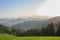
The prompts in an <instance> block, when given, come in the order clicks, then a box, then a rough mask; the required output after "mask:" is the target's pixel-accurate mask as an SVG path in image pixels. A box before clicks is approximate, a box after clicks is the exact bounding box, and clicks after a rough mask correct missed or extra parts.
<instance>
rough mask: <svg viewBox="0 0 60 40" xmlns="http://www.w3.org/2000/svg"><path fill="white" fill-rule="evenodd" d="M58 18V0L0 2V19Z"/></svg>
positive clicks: (59, 14) (59, 9) (59, 12)
mask: <svg viewBox="0 0 60 40" xmlns="http://www.w3.org/2000/svg"><path fill="white" fill-rule="evenodd" d="M32 15H45V16H60V0H0V18H5V17H20V16H32Z"/></svg>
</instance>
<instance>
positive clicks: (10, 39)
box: [0, 33, 60, 40]
mask: <svg viewBox="0 0 60 40" xmlns="http://www.w3.org/2000/svg"><path fill="white" fill-rule="evenodd" d="M0 40H60V37H49V36H48V37H45V36H44V37H42V36H41V37H37V36H36V37H32V36H31V37H16V36H12V35H8V34H1V33H0Z"/></svg>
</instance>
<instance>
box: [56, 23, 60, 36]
mask: <svg viewBox="0 0 60 40" xmlns="http://www.w3.org/2000/svg"><path fill="white" fill-rule="evenodd" d="M56 35H57V36H60V22H59V24H58V28H57V32H56Z"/></svg>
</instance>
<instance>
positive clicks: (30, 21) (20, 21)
mask: <svg viewBox="0 0 60 40" xmlns="http://www.w3.org/2000/svg"><path fill="white" fill-rule="evenodd" d="M51 22H53V23H57V22H60V16H57V17H50V16H32V17H28V18H17V19H5V18H0V24H3V25H7V26H12V27H14V28H21V29H30V28H41V27H45V26H47V25H48V24H50V23H51Z"/></svg>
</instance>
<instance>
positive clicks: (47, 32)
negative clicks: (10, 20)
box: [0, 23, 60, 36]
mask: <svg viewBox="0 0 60 40" xmlns="http://www.w3.org/2000/svg"><path fill="white" fill-rule="evenodd" d="M0 31H4V32H5V33H7V34H10V35H15V36H60V23H58V24H53V23H50V24H48V25H47V26H46V27H42V28H40V29H36V28H35V29H30V30H27V31H25V30H22V29H16V28H12V27H8V26H4V25H1V24H0Z"/></svg>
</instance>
